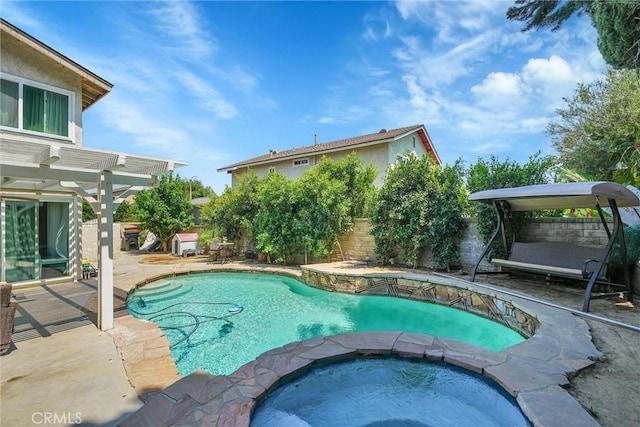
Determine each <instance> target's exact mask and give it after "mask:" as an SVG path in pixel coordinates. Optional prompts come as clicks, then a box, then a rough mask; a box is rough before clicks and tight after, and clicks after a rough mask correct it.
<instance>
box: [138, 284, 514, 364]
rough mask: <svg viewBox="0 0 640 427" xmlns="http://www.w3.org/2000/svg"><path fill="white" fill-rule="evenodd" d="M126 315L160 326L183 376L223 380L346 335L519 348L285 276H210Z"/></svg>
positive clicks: (430, 315)
mask: <svg viewBox="0 0 640 427" xmlns="http://www.w3.org/2000/svg"><path fill="white" fill-rule="evenodd" d="M127 306H128V308H129V311H130V313H131V314H133V315H134V316H136V317H139V318H143V319H147V320H150V321H153V322H155V323H157V324H158V325H159V326H160V327H161V328H162V329H163V331H164V332H165V334H166V335H167V338H168V339H169V342H170V343H171V344H172V347H171V352H172V356H173V359H174V360H175V362H176V365H177V367H178V371H179V372H180V374H181V375H188V374H190V373H192V372H194V371H196V370H204V371H206V372H209V373H211V374H213V375H228V374H230V373H232V372H234V371H235V370H237V369H238V368H239V367H240V366H242V365H244V364H245V363H247V362H250V361H252V360H254V359H255V358H257V357H258V356H259V355H260V354H262V353H264V352H265V351H268V350H270V349H273V348H276V347H280V346H283V345H285V344H287V343H290V342H294V341H301V340H305V339H308V338H313V337H319V336H327V335H335V334H339V333H344V332H365V331H404V332H413V333H421V334H428V335H433V336H438V337H445V338H453V339H457V340H461V341H465V342H467V343H470V344H474V345H477V346H480V347H484V348H487V349H490V350H494V351H500V350H502V349H504V348H506V347H509V346H512V345H515V344H518V343H520V342H522V341H524V338H523V337H522V336H521V335H519V334H518V333H517V332H515V331H513V330H511V329H509V328H507V327H505V326H503V325H501V324H499V323H496V322H492V321H490V320H488V319H485V318H483V317H480V316H476V315H474V314H471V313H467V312H465V311H462V310H457V309H453V308H449V307H444V306H441V305H437V304H429V303H425V302H420V301H411V300H406V299H402V298H394V297H385V296H370V295H349V294H340V293H335V292H326V291H323V290H320V289H315V288H312V287H309V286H307V285H305V284H304V283H302V282H300V281H298V280H295V279H292V278H289V277H285V276H277V275H272V274H252V273H210V274H195V275H188V276H178V277H174V278H171V279H169V280H166V281H161V282H157V283H154V284H150V285H147V286H144V287H142V288H139V289H137V290H136V291H135V292H133V293H132V295H131V296H130V297H129V299H128V301H127Z"/></svg>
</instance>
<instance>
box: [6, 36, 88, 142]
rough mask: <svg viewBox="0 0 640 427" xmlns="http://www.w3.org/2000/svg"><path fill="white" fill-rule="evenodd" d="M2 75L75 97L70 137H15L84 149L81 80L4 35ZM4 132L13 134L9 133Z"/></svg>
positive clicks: (24, 134) (57, 64) (51, 60)
mask: <svg viewBox="0 0 640 427" xmlns="http://www.w3.org/2000/svg"><path fill="white" fill-rule="evenodd" d="M0 58H1V60H0V71H1V72H2V73H7V74H9V75H11V76H14V77H18V78H23V79H27V80H30V81H31V82H33V83H35V84H36V85H39V86H41V85H43V84H44V85H49V86H52V87H54V88H57V89H64V90H67V91H70V92H73V94H74V97H73V99H71V100H70V101H71V102H73V104H72V111H73V114H72V115H71V117H70V118H71V122H72V124H71V126H70V128H69V137H68V138H65V137H60V136H54V135H46V136H45V135H29V134H27V133H24V132H20V133H16V135H17V136H18V137H20V138H21V139H24V140H26V141H29V140H31V141H38V142H42V141H43V139H45V140H50V141H52V142H53V141H55V142H60V141H65V142H68V143H73V144H75V145H76V146H81V145H82V102H81V100H82V78H81V77H80V76H79V75H77V74H76V73H74V72H72V71H71V70H69V69H68V68H65V67H64V66H62V65H61V64H59V63H57V62H56V61H54V60H53V59H52V58H49V57H47V56H43V55H42V54H41V53H39V52H36V51H35V50H33V49H31V48H29V47H27V46H25V45H24V44H23V43H22V42H20V41H18V40H16V39H15V38H13V37H7V36H5V35H3V37H2V38H1V39H0ZM3 132H8V133H13V132H12V131H11V130H9V129H3Z"/></svg>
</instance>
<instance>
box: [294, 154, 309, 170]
mask: <svg viewBox="0 0 640 427" xmlns="http://www.w3.org/2000/svg"><path fill="white" fill-rule="evenodd" d="M301 166H309V158H308V157H307V158H305V159H296V160H294V161H293V167H294V168H299V167H301Z"/></svg>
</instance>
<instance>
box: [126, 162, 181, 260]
mask: <svg viewBox="0 0 640 427" xmlns="http://www.w3.org/2000/svg"><path fill="white" fill-rule="evenodd" d="M135 206H136V216H137V218H138V219H139V220H140V221H141V222H142V226H143V228H145V229H147V230H149V231H151V232H152V233H153V234H155V236H156V237H157V238H158V239H159V240H161V241H162V242H163V245H164V247H165V250H166V244H167V241H168V240H169V238H170V237H171V236H173V235H174V234H175V233H177V232H179V231H184V230H189V229H190V228H192V227H193V213H192V206H191V202H190V201H189V196H188V194H187V193H186V192H185V190H184V187H183V185H182V184H181V182H180V181H179V180H177V179H176V178H174V176H173V174H172V173H169V174H166V175H163V176H162V177H161V178H160V183H159V184H158V186H157V187H154V188H151V189H149V190H142V191H140V192H139V193H138V194H137V196H136V204H135Z"/></svg>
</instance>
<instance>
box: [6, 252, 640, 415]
mask: <svg viewBox="0 0 640 427" xmlns="http://www.w3.org/2000/svg"><path fill="white" fill-rule="evenodd" d="M140 258H141V257H140V256H129V255H123V256H122V257H121V259H119V260H117V261H116V264H115V271H114V274H115V285H116V287H117V288H118V289H119V290H120V292H123V293H124V292H127V291H129V290H130V289H132V288H133V287H134V286H136V285H137V284H139V283H141V282H144V281H146V280H148V279H149V278H151V277H159V276H162V275H167V274H173V273H176V274H179V273H181V272H186V271H207V270H212V269H213V270H220V269H224V270H229V269H240V270H269V269H271V267H270V266H266V265H263V264H253V263H248V264H247V263H238V262H236V263H233V264H230V265H228V264H225V265H224V266H220V265H219V264H217V265H211V264H206V263H204V262H201V261H202V260H200V261H198V260H196V259H193V258H191V259H188V260H185V262H177V263H174V264H166V265H157V264H154V265H148V264H140V263H139V261H140ZM283 270H284V271H285V272H287V273H288V274H292V272H295V271H296V269H291V268H284V269H283ZM54 286H55V285H54ZM35 289H36V290H37V288H35ZM19 292H25V293H26V292H27V290H24V291H23V290H20V291H19ZM116 293H118V291H116ZM524 304H528V303H524ZM532 309H535V310H537V312H538V313H540V315H541V316H543V317H545V316H546V319H545V322H543V323H544V324H546V325H547V327H548V328H547V329H546V330H543V331H541V332H542V333H540V334H537V335H536V337H534V338H535V339H531V340H528V341H527V342H525V343H523V344H524V345H519V346H515V347H512V348H511V349H507V350H508V351H507V352H504V354H502V353H503V352H501V353H493V354H490V355H487V354H484V352H478V349H476V348H473V349H470V348H468V347H469V346H465V345H463V344H460V343H455V342H449V341H448V340H442V339H438V338H434V337H427V336H421V337H422V338H415V337H410V336H408V334H400V335H394V336H393V337H391V336H389V335H388V334H382V335H378V336H376V335H371V334H364V335H361V334H358V335H359V336H358V337H350V338H349V339H344V338H340V336H336V337H328V338H325V339H316V340H309V341H305V342H302V343H294V344H291V345H289V346H285V347H283V348H281V349H275V350H273V351H271V352H268V353H267V354H265V355H263V356H261V357H260V358H259V359H257V360H256V361H255V362H252V363H251V364H249V365H246V366H245V367H244V368H243V369H241V370H240V371H238V372H236V373H234V374H233V375H231V376H229V377H212V376H211V375H209V374H205V373H196V374H192V375H189V376H187V377H185V378H182V379H180V377H179V376H178V374H177V370H176V369H175V365H174V364H173V361H172V360H171V358H170V353H169V346H168V342H167V341H166V338H165V337H164V336H163V334H162V333H161V332H160V331H159V330H158V329H157V327H155V325H153V324H150V323H147V322H143V321H140V320H138V319H135V318H132V317H130V316H126V315H125V316H122V317H119V318H116V320H115V328H114V329H113V330H112V331H109V333H108V334H106V333H103V332H100V331H98V330H97V329H95V327H94V326H92V325H88V326H86V325H85V326H81V327H78V328H75V329H69V330H66V331H63V332H57V333H53V335H51V336H50V337H47V338H35V339H30V340H26V341H18V342H16V349H14V351H13V352H11V353H10V354H8V355H5V356H3V357H2V358H0V374H1V380H2V390H1V397H2V399H1V403H0V424H1V425H35V424H42V423H43V422H42V421H41V420H40V419H39V418H38V417H40V416H42V417H44V416H49V417H50V421H56V420H57V421H58V422H57V423H52V422H50V423H49V425H51V424H53V425H69V424H73V423H74V422H75V421H78V419H77V418H75V419H70V418H71V417H72V416H79V417H81V419H82V423H83V424H84V425H118V424H120V423H122V424H123V425H150V424H149V423H152V424H153V425H169V424H168V423H169V422H177V423H178V424H185V423H186V424H189V425H234V426H235V425H248V414H249V413H250V410H251V407H252V405H254V404H255V401H256V399H258V398H260V397H261V396H262V395H263V394H264V393H265V392H266V390H267V389H268V387H269V386H270V385H271V384H273V383H274V381H276V380H277V378H280V377H281V376H282V375H286V373H288V372H290V371H291V369H293V367H295V366H298V367H300V366H307V365H309V366H310V365H312V364H313V363H315V361H317V360H321V359H324V358H326V357H330V358H333V357H343V356H344V355H349V357H351V356H357V355H359V354H371V353H372V352H373V353H375V354H392V353H393V354H397V355H401V356H409V357H425V358H427V359H441V360H444V361H445V362H448V363H452V364H455V365H458V366H461V367H464V368H466V369H471V370H474V371H476V372H484V373H485V375H487V376H489V377H491V378H493V379H495V380H497V381H498V382H499V383H500V384H501V385H503V386H504V387H505V388H506V390H507V391H509V392H511V393H515V392H518V393H519V398H518V399H519V402H520V404H521V406H522V407H523V408H524V409H525V410H526V411H528V412H529V414H528V415H530V417H531V418H532V421H534V423H535V424H536V425H545V426H546V425H562V426H567V425H598V423H597V422H596V421H595V420H594V419H593V418H592V417H591V415H590V414H589V413H588V412H587V411H585V410H584V409H583V407H582V406H580V404H578V402H577V401H576V400H575V399H573V398H572V397H571V395H569V393H567V392H566V391H565V390H564V389H563V388H562V387H563V386H566V385H567V384H568V378H569V377H571V376H573V375H575V373H576V372H577V371H578V370H580V369H582V368H584V367H585V366H588V365H590V364H592V363H593V361H594V360H596V359H598V358H600V357H602V353H601V352H600V351H598V349H596V348H595V346H593V344H592V342H591V335H590V333H589V328H588V327H587V325H586V323H585V322H584V321H582V320H580V319H577V318H576V317H575V316H573V315H571V314H569V313H566V312H562V311H558V312H555V311H554V310H555V309H554V310H551V309H549V308H548V307H535V308H532ZM552 311H553V312H554V314H550V313H551V312H552ZM636 314H637V313H636ZM553 317H555V318H556V320H557V321H558V322H559V323H553V322H554V321H551V320H550V319H551V318H553ZM636 318H637V316H636V317H634V319H636ZM639 323H640V322H639ZM560 324H562V328H558V327H557V326H558V325H560ZM372 342H377V343H378V344H376V346H372ZM536 342H537V343H538V344H536ZM540 343H543V345H542V346H540V345H539V344H540ZM488 353H490V352H488ZM120 359H122V361H120ZM283 361H288V362H287V363H284V362H283ZM302 361H304V362H302ZM52 367H55V368H52ZM522 373H528V374H530V375H525V379H523V376H522ZM176 380H177V381H176ZM30 396H31V397H30ZM33 396H36V398H33ZM52 396H55V397H52ZM136 396H140V398H141V399H143V400H144V401H146V405H144V406H142V405H143V400H141V399H140V398H138V397H136ZM65 399H68V400H65ZM238 405H239V406H238ZM216 408H217V412H216V410H215V409H216ZM222 408H225V409H224V410H222V411H221V409H222ZM553 408H556V409H557V410H558V412H557V413H555V412H553V411H552V409H553ZM134 411H137V412H135V413H134V414H133V415H132V416H129V415H130V414H131V413H133V412H134ZM567 411H568V412H567ZM639 412H640V411H639ZM78 413H79V414H78ZM34 414H35V415H34ZM41 414H42V415H41ZM532 414H533V416H532ZM536 414H539V415H536ZM545 414H546V415H545ZM567 414H569V416H568V417H567ZM632 415H634V414H633V412H632ZM34 416H35V417H36V418H35V419H34V418H33V417H34ZM53 417H57V418H53ZM127 417H128V418H127ZM63 418H64V419H63ZM123 420H124V421H123ZM214 420H216V422H217V424H216V422H214ZM637 420H640V415H638V418H637V419H633V418H631V419H630V420H629V421H630V422H632V423H631V424H628V425H636V424H637V423H636V422H635V421H637ZM600 421H602V420H600ZM605 421H606V420H605ZM585 423H587V424H585ZM604 425H607V423H604ZM608 425H614V424H608ZM617 425H620V424H619V423H618V424H617Z"/></svg>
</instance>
